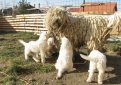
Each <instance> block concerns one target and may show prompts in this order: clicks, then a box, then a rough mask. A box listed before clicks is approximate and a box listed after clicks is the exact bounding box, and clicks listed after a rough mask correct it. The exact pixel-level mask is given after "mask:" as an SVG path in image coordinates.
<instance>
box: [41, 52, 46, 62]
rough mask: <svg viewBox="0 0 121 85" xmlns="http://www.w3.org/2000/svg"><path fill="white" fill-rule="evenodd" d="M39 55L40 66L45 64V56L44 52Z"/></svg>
mask: <svg viewBox="0 0 121 85" xmlns="http://www.w3.org/2000/svg"><path fill="white" fill-rule="evenodd" d="M40 55H41V62H42V64H44V63H45V57H46V54H45V52H43V51H42V52H41V53H40Z"/></svg>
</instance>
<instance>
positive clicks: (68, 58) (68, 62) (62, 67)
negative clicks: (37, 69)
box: [55, 37, 73, 79]
mask: <svg viewBox="0 0 121 85" xmlns="http://www.w3.org/2000/svg"><path fill="white" fill-rule="evenodd" d="M61 42H62V44H61V47H60V51H59V57H58V59H57V61H56V64H55V68H56V69H57V70H58V73H57V77H56V79H59V78H61V77H62V74H63V73H64V72H65V71H71V70H72V69H73V62H72V57H73V49H72V45H71V42H70V41H69V40H68V39H67V38H66V37H62V38H61Z"/></svg>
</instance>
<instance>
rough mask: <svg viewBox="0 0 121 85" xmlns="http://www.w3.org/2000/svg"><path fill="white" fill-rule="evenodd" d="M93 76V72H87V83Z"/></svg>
mask: <svg viewBox="0 0 121 85" xmlns="http://www.w3.org/2000/svg"><path fill="white" fill-rule="evenodd" d="M93 74H94V71H89V76H88V78H87V82H89V83H90V82H92V78H93Z"/></svg>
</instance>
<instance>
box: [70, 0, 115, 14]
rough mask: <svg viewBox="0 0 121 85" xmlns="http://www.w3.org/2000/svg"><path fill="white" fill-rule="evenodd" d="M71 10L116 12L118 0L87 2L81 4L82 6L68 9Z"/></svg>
mask: <svg viewBox="0 0 121 85" xmlns="http://www.w3.org/2000/svg"><path fill="white" fill-rule="evenodd" d="M68 11H70V12H114V11H117V3H116V2H107V3H100V2H85V4H81V7H78V8H70V9H68Z"/></svg>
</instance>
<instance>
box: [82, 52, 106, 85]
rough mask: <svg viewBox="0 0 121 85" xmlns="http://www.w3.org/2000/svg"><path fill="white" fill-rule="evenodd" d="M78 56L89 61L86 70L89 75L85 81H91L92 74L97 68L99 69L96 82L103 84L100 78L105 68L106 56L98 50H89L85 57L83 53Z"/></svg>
mask: <svg viewBox="0 0 121 85" xmlns="http://www.w3.org/2000/svg"><path fill="white" fill-rule="evenodd" d="M80 56H81V57H82V58H83V59H86V60H89V61H90V65H89V70H88V72H89V76H88V79H87V82H91V81H92V78H93V74H94V72H95V70H96V69H97V70H98V71H99V74H98V84H103V82H102V79H103V75H104V72H105V69H106V61H107V60H106V56H105V55H104V54H103V53H101V52H99V51H98V50H93V51H91V53H90V54H89V56H88V57H86V56H85V55H83V54H80Z"/></svg>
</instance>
